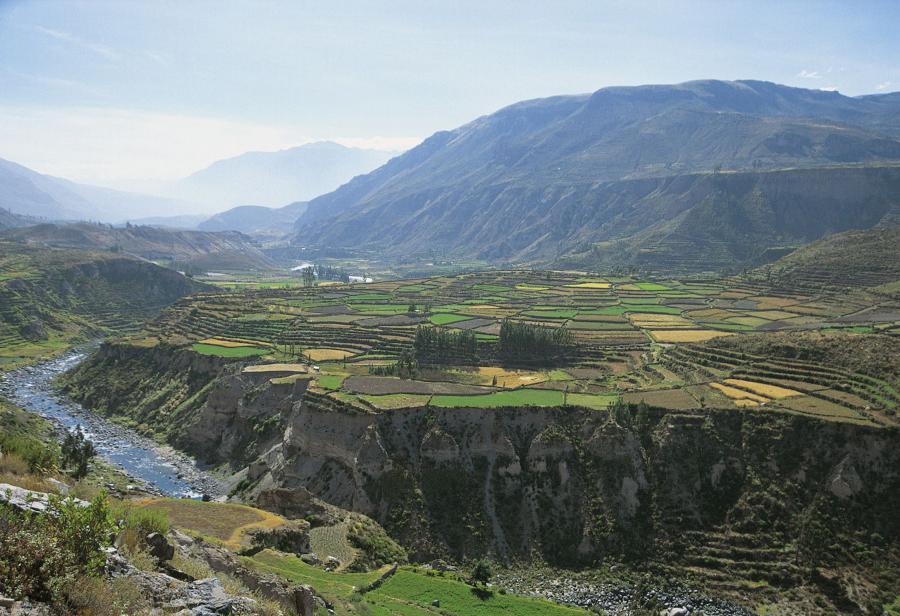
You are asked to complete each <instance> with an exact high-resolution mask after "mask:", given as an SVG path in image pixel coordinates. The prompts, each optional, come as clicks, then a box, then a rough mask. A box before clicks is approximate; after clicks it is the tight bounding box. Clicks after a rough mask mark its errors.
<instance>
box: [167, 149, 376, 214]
mask: <svg viewBox="0 0 900 616" xmlns="http://www.w3.org/2000/svg"><path fill="white" fill-rule="evenodd" d="M392 156H393V154H392V153H391V152H386V151H382V150H364V149H360V148H349V147H345V146H342V145H340V144H337V143H333V142H331V141H318V142H315V143H307V144H304V145H301V146H297V147H295V148H290V149H287V150H281V151H278V152H247V153H245V154H241V155H240V156H235V157H234V158H227V159H225V160H220V161H217V162H215V163H213V164H212V165H210V166H209V167H207V168H206V169H203V170H201V171H198V172H196V173H194V174H192V175H190V176H188V177H186V178H184V179H182V180H178V181H177V182H172V183H169V184H166V185H163V186H160V187H159V189H158V191H159V192H160V194H165V195H168V196H170V197H176V198H179V199H183V200H186V201H193V202H197V203H203V204H205V205H209V206H215V207H216V208H217V209H218V210H225V209H227V208H230V207H234V206H240V205H261V206H268V207H278V206H284V205H287V204H289V203H294V202H296V201H308V200H309V199H312V198H313V197H318V196H319V195H323V194H325V193H327V192H330V191H332V190H334V189H336V188H338V187H339V186H341V185H342V184H344V183H345V182H347V181H348V180H350V179H351V178H352V177H354V176H356V175H359V174H361V173H368V172H369V171H372V170H373V169H376V168H377V167H380V166H381V165H383V164H384V163H385V162H387V161H388V160H389V159H390V158H391V157H392Z"/></svg>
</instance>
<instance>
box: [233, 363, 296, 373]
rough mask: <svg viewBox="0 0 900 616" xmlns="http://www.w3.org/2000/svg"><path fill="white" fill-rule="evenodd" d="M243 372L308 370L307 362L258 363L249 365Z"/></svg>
mask: <svg viewBox="0 0 900 616" xmlns="http://www.w3.org/2000/svg"><path fill="white" fill-rule="evenodd" d="M243 372H306V365H305V364H257V365H255V366H247V367H246V368H244V370H243Z"/></svg>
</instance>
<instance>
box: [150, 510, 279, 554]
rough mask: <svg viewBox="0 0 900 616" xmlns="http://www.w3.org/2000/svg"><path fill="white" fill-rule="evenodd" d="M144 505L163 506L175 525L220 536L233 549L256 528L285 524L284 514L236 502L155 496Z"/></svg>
mask: <svg viewBox="0 0 900 616" xmlns="http://www.w3.org/2000/svg"><path fill="white" fill-rule="evenodd" d="M140 506H142V507H147V508H149V509H161V510H163V511H165V512H166V513H167V514H168V515H169V520H170V522H171V523H172V525H173V526H176V527H178V528H182V529H185V530H189V531H193V532H195V533H199V534H201V535H206V536H208V537H213V538H215V539H218V540H219V541H221V542H222V543H224V544H225V545H227V546H228V547H230V548H233V549H239V548H240V547H241V546H242V544H243V543H244V534H245V533H246V531H248V530H250V529H252V528H275V527H276V526H281V525H282V524H284V523H285V519H284V518H283V517H281V516H280V515H276V514H274V513H270V512H268V511H263V510H262V509H256V508H254V507H248V506H247V505H237V504H234V503H204V502H202V501H196V500H190V499H178V498H153V499H149V500H146V501H142V502H141V503H140Z"/></svg>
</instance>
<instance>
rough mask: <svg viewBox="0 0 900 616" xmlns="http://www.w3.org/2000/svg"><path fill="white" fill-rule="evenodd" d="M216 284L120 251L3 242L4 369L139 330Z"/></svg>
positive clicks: (0, 342)
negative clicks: (83, 341) (80, 342)
mask: <svg viewBox="0 0 900 616" xmlns="http://www.w3.org/2000/svg"><path fill="white" fill-rule="evenodd" d="M211 288H212V287H209V286H208V285H203V284H200V283H197V282H195V281H193V280H191V279H189V278H186V277H185V276H182V275H181V274H179V273H178V272H174V271H172V270H170V269H166V268H163V267H159V266H157V265H154V264H153V263H148V262H146V261H141V260H139V259H135V258H133V257H128V256H125V255H121V254H113V253H110V252H96V251H83V250H72V249H58V248H46V247H40V246H30V245H24V244H21V243H16V242H8V241H2V240H0V367H8V365H9V364H15V363H18V362H20V361H27V360H28V359H29V358H33V357H36V356H39V355H41V354H43V353H45V352H48V351H52V350H60V349H62V348H65V346H66V344H67V343H68V342H71V341H72V340H73V339H78V338H83V337H87V336H90V337H96V336H98V335H102V334H105V333H109V332H115V331H122V330H128V329H131V328H134V327H136V326H137V325H139V324H140V323H141V321H143V320H144V319H146V318H148V317H151V316H153V315H155V314H156V313H157V312H158V311H159V310H160V309H161V308H163V307H165V306H167V305H169V304H171V303H172V302H174V301H175V300H177V299H178V298H180V297H183V296H185V295H188V294H190V293H196V292H198V291H204V290H208V289H211Z"/></svg>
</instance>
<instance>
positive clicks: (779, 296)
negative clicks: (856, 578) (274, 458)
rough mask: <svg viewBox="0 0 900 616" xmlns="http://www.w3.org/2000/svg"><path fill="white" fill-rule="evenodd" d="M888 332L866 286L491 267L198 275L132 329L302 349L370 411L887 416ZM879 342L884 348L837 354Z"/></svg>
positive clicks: (154, 337)
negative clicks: (204, 278) (186, 290)
mask: <svg viewBox="0 0 900 616" xmlns="http://www.w3.org/2000/svg"><path fill="white" fill-rule="evenodd" d="M898 335H900V307H898V305H897V304H896V303H891V301H890V300H888V299H885V298H883V297H882V298H879V297H877V296H869V295H866V294H864V292H856V293H844V294H827V293H822V294H814V293H810V292H803V293H800V292H796V293H794V292H786V291H784V290H783V289H781V290H777V291H776V290H773V289H770V288H767V287H765V286H764V285H763V284H762V283H757V282H748V281H746V280H740V279H706V280H667V281H659V280H656V281H646V280H639V279H635V278H630V277H600V276H586V275H579V274H575V273H561V272H533V271H505V272H483V273H475V274H461V275H457V276H441V277H434V278H425V279H415V280H392V281H384V282H375V283H368V284H351V285H329V286H323V287H313V288H290V289H284V288H281V289H255V290H248V289H243V290H240V291H235V290H231V289H229V290H223V291H221V292H216V293H203V294H199V295H195V296H191V297H188V298H184V299H182V300H180V301H179V302H178V303H177V304H175V305H174V306H173V307H172V308H170V309H169V310H168V311H166V312H165V313H164V314H163V315H162V316H161V317H160V318H159V319H157V320H156V321H154V322H153V323H151V324H150V325H149V327H148V329H147V331H145V332H143V333H142V334H141V336H142V338H141V339H140V340H138V339H135V343H140V344H156V343H159V342H166V343H169V344H175V345H179V346H183V347H186V348H192V349H193V350H194V351H196V352H197V353H200V354H204V355H216V356H220V357H223V358H233V359H235V360H236V361H245V362H256V363H259V362H273V361H274V362H281V363H285V362H298V363H301V364H308V365H310V366H311V368H310V371H309V373H308V374H307V375H303V378H306V379H311V383H310V388H309V392H310V393H309V395H310V396H312V397H313V398H316V399H319V400H322V401H327V400H330V401H332V402H334V403H338V404H349V405H352V406H355V407H357V408H359V409H363V410H366V411H369V412H377V411H381V410H387V409H395V408H404V407H420V406H429V405H431V406H438V407H485V408H493V407H501V406H527V405H534V406H561V405H575V406H583V407H587V408H593V409H603V408H606V407H607V406H609V405H610V404H612V403H613V402H615V401H616V400H618V399H619V398H621V399H623V400H624V401H626V402H630V403H638V402H641V401H644V402H646V403H647V404H650V405H653V406H659V407H666V408H672V409H688V408H692V409H697V408H704V407H708V408H735V407H738V408H753V409H759V410H760V412H771V411H779V412H788V413H799V414H804V415H814V416H817V417H823V418H826V419H832V420H838V421H850V422H858V423H870V424H872V423H874V424H892V423H894V413H895V411H896V408H897V405H898V403H900V393H898V392H900V383H898V375H897V366H898V363H900V362H898V361H897V357H898V351H897V346H898V344H897V340H898ZM748 341H761V342H759V343H758V344H757V343H756V342H754V344H752V345H750V346H751V347H753V348H744V346H745V345H747V344H749V342H748ZM765 341H773V343H772V344H768V345H767V344H765ZM775 341H780V342H779V343H778V344H775V343H774V342H775ZM835 341H837V342H835ZM875 342H878V345H875ZM754 345H755V346H754ZM876 346H877V348H879V349H881V352H882V353H883V354H887V357H884V356H882V357H881V358H880V359H873V361H871V362H865V361H858V362H856V363H853V362H847V361H843V360H842V359H841V357H842V355H846V354H847V353H846V350H847V349H851V348H857V347H858V349H859V353H860V354H862V355H864V354H865V349H866V348H875V347H876ZM823 348H827V349H831V350H830V351H829V353H830V354H828V353H825V352H824V351H822V349H823ZM823 353H825V354H823ZM891 357H893V358H894V360H893V361H892V360H891V359H890V358H891ZM312 366H314V367H312ZM878 366H881V367H880V368H879V367H878ZM884 366H887V368H885V367H884ZM273 378H280V379H282V380H284V379H285V378H291V379H293V378H296V375H294V377H285V376H284V375H283V374H280V375H278V376H277V377H273Z"/></svg>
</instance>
